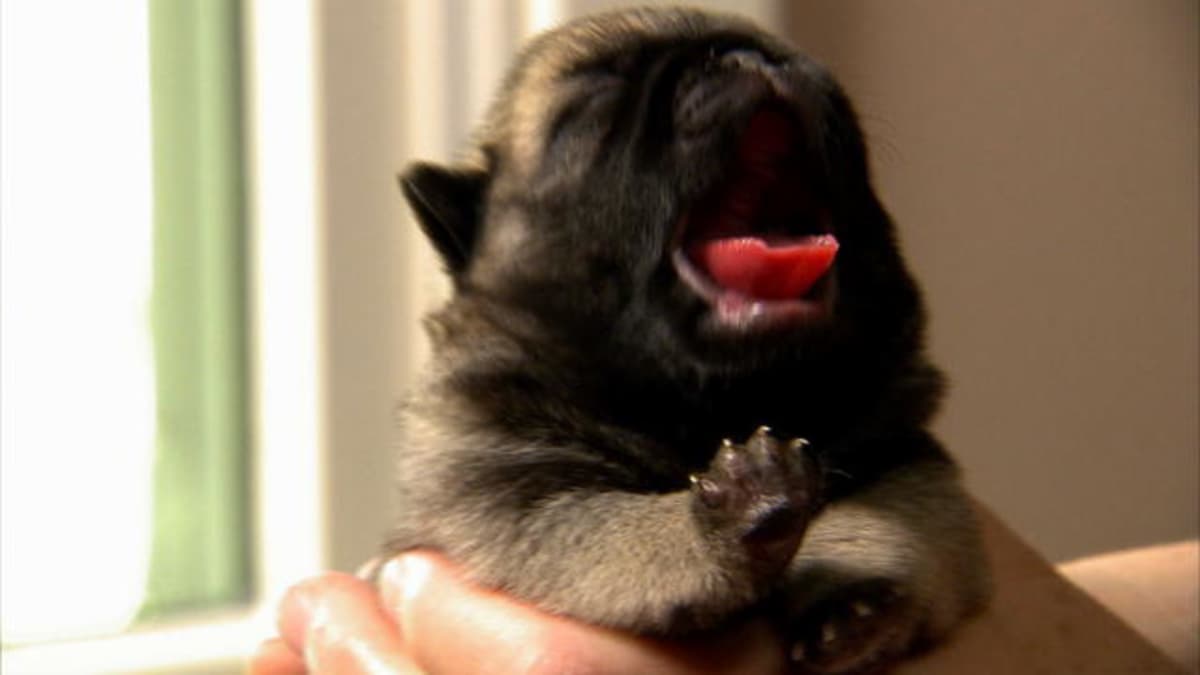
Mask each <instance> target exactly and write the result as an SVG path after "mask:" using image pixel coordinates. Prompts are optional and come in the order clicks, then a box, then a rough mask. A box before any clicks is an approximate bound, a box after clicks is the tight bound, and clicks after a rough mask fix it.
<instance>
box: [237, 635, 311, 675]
mask: <svg viewBox="0 0 1200 675" xmlns="http://www.w3.org/2000/svg"><path fill="white" fill-rule="evenodd" d="M246 672H247V673H248V674H249V675H306V673H308V670H307V669H305V667H304V660H303V659H301V658H300V655H299V654H297V653H296V652H294V651H292V648H291V647H289V646H288V644H287V643H286V642H284V641H283V639H282V638H273V639H270V640H267V641H266V642H263V643H262V644H261V645H259V646H258V651H256V652H255V653H254V656H252V657H251V658H250V665H249V667H248V668H247V670H246Z"/></svg>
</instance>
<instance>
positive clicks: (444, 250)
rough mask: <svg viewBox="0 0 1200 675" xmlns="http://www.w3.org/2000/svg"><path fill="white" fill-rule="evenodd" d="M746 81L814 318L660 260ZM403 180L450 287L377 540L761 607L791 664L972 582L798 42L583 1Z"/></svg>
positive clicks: (856, 191)
mask: <svg viewBox="0 0 1200 675" xmlns="http://www.w3.org/2000/svg"><path fill="white" fill-rule="evenodd" d="M764 106H771V107H773V108H774V109H778V110H780V111H782V112H781V114H783V115H786V116H787V118H788V119H789V120H791V122H790V124H792V125H793V126H794V130H793V131H794V138H792V137H789V138H790V139H791V140H790V141H789V142H791V143H794V146H795V147H794V148H791V149H790V150H789V153H790V154H789V159H788V160H787V161H788V162H790V163H791V164H789V166H793V165H794V167H798V168H794V169H792V168H789V169H788V171H789V172H791V173H789V174H788V175H789V176H791V177H792V178H789V180H791V179H793V178H794V180H795V182H796V185H795V186H791V185H789V186H786V187H787V190H788V191H796V192H801V193H803V194H804V195H805V197H804V199H803V200H799V199H798V198H797V201H796V203H795V204H792V203H790V202H789V203H788V204H787V205H785V206H784V207H780V208H784V209H785V210H789V214H790V215H789V218H798V219H804V218H812V219H814V220H819V221H820V222H821V223H825V225H822V227H827V228H829V230H830V231H832V232H833V233H835V234H836V235H837V237H838V239H839V241H840V242H841V250H840V252H839V254H838V257H837V262H836V264H835V266H834V268H833V271H832V272H831V275H832V277H831V279H830V280H829V281H828V282H827V287H823V288H822V289H821V290H820V291H819V292H820V294H821V296H820V297H821V298H822V300H821V302H823V303H826V304H825V310H822V312H820V313H819V315H818V316H815V317H808V318H802V319H797V318H795V317H790V316H781V317H775V318H773V319H771V320H766V319H764V318H763V317H762V316H759V315H758V314H757V313H756V312H755V311H747V312H744V313H742V314H735V315H729V314H722V313H721V312H720V311H719V308H717V307H714V305H713V303H712V302H711V299H706V298H705V297H704V294H703V293H698V292H696V289H695V287H694V286H690V285H689V284H688V283H686V280H685V279H681V275H680V274H679V270H678V267H677V265H676V264H674V263H673V259H672V255H673V252H674V250H675V249H676V248H677V247H678V246H679V240H680V238H681V237H686V236H687V232H686V227H687V226H686V223H687V222H688V221H687V216H688V214H689V213H690V212H691V211H690V210H691V209H696V208H710V207H711V204H710V203H709V201H706V200H711V199H712V197H711V195H713V194H715V193H719V192H720V186H721V184H722V182H723V181H729V180H733V179H734V178H731V174H732V173H734V172H735V171H736V170H737V169H736V168H731V165H732V164H733V160H731V159H730V158H731V155H732V154H734V153H735V152H736V147H737V144H738V143H739V140H738V139H739V137H740V135H741V134H743V133H744V132H745V129H746V127H747V125H748V124H749V122H748V120H750V119H751V117H752V116H753V115H754V114H755V112H756V111H758V110H762V109H763V108H764ZM402 186H403V188H404V192H405V195H406V196H407V197H408V199H409V201H410V203H411V205H412V207H413V210H414V212H415V213H416V215H417V217H418V220H419V222H420V224H421V226H422V228H423V229H424V230H425V232H426V233H427V234H428V235H429V237H430V239H431V241H432V242H433V244H434V245H435V247H436V248H437V250H438V252H439V253H440V255H441V256H442V258H443V259H444V262H445V267H446V269H447V272H448V273H449V275H450V276H451V278H452V280H453V284H454V294H453V297H452V298H451V299H450V301H449V302H448V303H447V304H446V306H445V307H443V308H442V309H441V310H439V311H437V312H436V313H434V314H433V315H432V316H431V317H429V319H428V324H427V325H428V329H429V331H430V333H431V335H432V338H433V343H434V357H433V363H432V365H431V368H430V371H429V372H428V373H427V377H426V379H425V380H424V382H423V383H422V384H421V386H420V388H419V389H418V390H417V391H416V392H415V393H414V395H413V396H412V398H411V400H410V401H409V402H408V403H407V404H406V406H405V408H404V415H403V422H402V430H401V431H402V440H401V442H400V447H399V448H398V470H397V477H398V478H397V480H398V482H399V498H400V509H399V514H398V517H397V521H396V526H395V531H394V534H393V536H392V538H391V540H390V541H389V543H388V547H387V550H388V552H390V553H395V552H398V551H402V550H406V549H411V548H434V549H438V550H441V551H444V552H445V553H446V554H447V555H449V557H450V558H452V559H453V560H455V561H457V562H458V563H460V564H461V565H463V566H464V567H465V569H466V570H467V571H468V573H469V574H470V576H471V577H472V578H474V579H475V580H477V581H479V582H480V583H483V584H486V585H488V586H492V587H495V588H499V589H502V590H504V591H505V592H508V593H511V594H513V595H515V596H518V597H521V598H524V599H527V600H530V601H532V602H534V603H537V604H538V605H540V606H542V607H544V608H545V609H547V610H549V611H552V612H559V613H563V614H566V615H570V616H573V617H577V618H579V619H582V620H584V621H589V622H594V623H597V624H603V625H607V626H614V627H618V628H622V629H627V630H631V631H638V632H643V633H650V634H666V635H677V634H683V633H686V632H690V631H697V630H704V629H709V628H716V627H719V626H720V625H721V624H722V623H723V622H724V621H726V620H728V619H730V618H732V617H734V616H736V615H739V614H743V613H745V612H748V611H761V612H769V613H771V614H772V615H774V616H776V617H777V619H778V621H779V625H780V630H781V631H783V632H784V634H785V637H786V638H787V642H788V644H789V645H794V646H793V647H792V649H791V655H792V657H793V659H794V662H795V664H796V669H797V670H798V671H801V672H822V673H842V672H857V671H861V670H864V669H867V668H873V667H876V666H878V665H879V664H882V663H886V662H887V661H888V660H890V659H892V658H895V657H898V656H900V655H902V654H904V653H907V652H910V651H911V650H913V649H915V648H917V647H919V646H922V645H925V644H928V643H929V642H930V641H934V640H937V639H939V638H941V637H942V636H944V635H945V634H946V633H947V632H948V631H949V630H950V629H951V628H952V627H954V626H955V625H956V624H957V623H958V622H960V621H961V620H962V619H963V618H964V617H966V616H968V615H969V614H970V613H971V612H973V611H975V610H976V609H978V608H979V607H980V606H981V605H982V603H983V602H984V600H985V597H986V587H987V584H986V577H987V575H986V570H985V564H984V561H983V559H982V556H981V553H980V545H979V541H978V535H977V532H976V526H975V524H974V521H973V517H972V515H971V511H970V508H969V505H968V502H967V499H966V497H965V496H964V494H963V491H962V489H961V487H960V486H959V482H958V472H957V470H956V468H955V466H954V464H953V463H952V462H951V460H950V459H949V458H948V457H947V456H946V454H945V453H944V452H943V450H942V448H941V447H940V445H939V444H938V442H937V441H936V440H935V439H934V438H933V437H932V436H931V435H930V434H929V432H928V431H927V430H926V425H927V424H928V422H929V420H930V417H931V416H932V415H933V413H934V412H935V409H936V407H937V403H938V399H939V397H940V395H941V393H942V379H941V377H940V375H939V374H938V372H937V371H936V370H935V369H934V368H933V367H932V366H931V365H930V364H929V363H928V362H927V360H926V358H925V354H924V350H923V328H924V315H923V309H922V306H921V302H920V297H919V293H918V291H917V288H916V286H915V284H914V282H913V281H912V279H911V277H910V276H909V274H908V272H907V270H906V268H905V265H904V263H903V261H902V259H901V257H900V254H899V252H898V248H897V245H896V242H895V239H894V232H893V226H892V223H891V221H890V219H889V217H888V215H887V214H886V212H885V211H884V209H883V207H882V206H881V205H880V203H879V201H878V199H877V198H876V195H875V193H874V191H873V190H872V187H871V184H870V177H869V172H868V164H867V157H866V150H865V147H864V143H863V138H862V134H861V132H860V130H859V127H858V124H857V122H856V119H855V115H854V113H853V111H852V108H851V105H850V103H849V101H848V100H847V99H846V97H845V95H844V94H843V93H842V91H841V89H840V88H839V87H838V85H837V84H836V83H835V82H834V80H833V79H832V78H831V77H830V75H829V74H828V73H827V72H826V71H825V70H824V69H823V68H822V67H821V66H819V65H818V64H816V63H815V62H813V61H812V60H810V59H808V58H807V57H805V56H803V55H801V54H798V53H797V52H795V51H794V50H793V49H792V48H790V47H788V46H787V45H785V44H783V43H782V42H780V41H778V40H777V39H775V38H773V37H771V36H769V35H767V34H765V33H763V32H761V31H760V30H758V29H757V28H755V27H753V26H752V25H750V24H748V23H746V22H744V21H742V20H740V19H736V18H732V17H727V16H715V15H710V14H705V13H700V12H696V11H691V10H682V9H680V10H664V9H659V10H635V11H623V12H617V13H610V14H604V15H599V16H597V17H592V18H586V19H582V20H579V21H576V22H573V23H571V24H568V25H566V26H564V27H562V28H560V29H558V30H555V31H551V32H549V33H547V34H544V35H542V36H541V37H539V38H537V39H536V40H534V41H533V42H532V43H531V44H530V45H529V46H528V47H527V48H526V49H525V50H524V51H523V52H522V53H521V55H520V56H519V58H518V60H517V62H516V64H515V65H514V67H513V68H512V70H511V71H510V73H509V75H508V78H507V80H506V81H505V84H504V85H503V88H502V90H501V92H500V94H499V97H498V98H497V100H496V102H495V104H494V105H493V107H492V109H491V111H490V113H489V116H488V117H487V119H486V120H485V122H484V124H483V126H482V127H481V130H480V133H479V135H478V137H477V140H476V143H475V144H474V147H473V149H472V154H471V156H470V157H469V158H468V159H467V160H465V161H463V162H462V163H460V164H458V165H455V166H451V167H440V166H433V165H429V164H418V165H416V166H414V167H412V168H410V169H409V170H408V171H407V172H406V173H405V174H404V175H403V176H402ZM788 199H792V198H790V197H789V198H788ZM801 202H803V203H801ZM793 212H794V213H793ZM806 214H807V215H806ZM681 223H684V224H682V225H681ZM729 439H732V440H733V441H738V442H729ZM800 439H803V440H800Z"/></svg>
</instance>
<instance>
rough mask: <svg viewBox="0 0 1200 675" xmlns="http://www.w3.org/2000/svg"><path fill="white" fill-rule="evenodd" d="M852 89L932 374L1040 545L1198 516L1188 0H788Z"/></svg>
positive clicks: (1186, 532) (1080, 543)
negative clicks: (923, 320) (927, 339)
mask: <svg viewBox="0 0 1200 675" xmlns="http://www.w3.org/2000/svg"><path fill="white" fill-rule="evenodd" d="M791 4H792V6H791V7H790V8H789V10H788V14H789V16H788V17H787V19H786V21H787V25H788V26H789V27H790V31H789V32H790V33H791V37H792V38H793V39H794V40H795V41H796V43H797V44H799V45H800V46H801V47H802V48H804V49H805V50H806V51H809V52H810V53H812V54H813V55H814V56H816V57H818V58H819V59H820V60H822V61H824V62H825V63H827V64H828V65H829V66H830V67H831V68H832V69H833V70H834V71H835V72H836V73H837V74H838V75H839V76H840V78H841V79H842V80H843V82H844V84H845V85H846V87H847V89H848V90H849V91H850V94H851V96H852V97H853V98H855V100H856V101H857V102H858V106H859V109H860V112H861V114H862V117H863V120H864V126H865V127H866V129H867V132H868V134H869V136H870V140H871V143H872V146H873V148H874V153H875V155H874V165H875V169H876V175H877V178H878V184H879V187H880V189H881V190H882V192H883V194H884V198H885V200H886V201H887V203H888V204H889V206H890V208H891V211H892V213H893V215H894V216H895V217H896V219H897V221H898V222H899V223H900V227H901V230H902V236H903V241H904V244H905V248H906V249H907V252H908V254H909V257H910V259H911V261H912V264H913V266H914V267H915V269H916V272H917V274H918V275H919V276H920V277H921V279H922V280H923V282H924V284H925V287H926V293H927V298H928V301H929V304H930V306H931V309H932V312H933V324H932V347H933V351H934V354H935V356H936V357H937V359H938V360H939V362H940V363H941V364H943V365H944V366H945V367H946V368H947V369H948V371H949V373H950V375H951V378H952V381H953V389H952V393H951V397H950V399H949V401H948V405H947V406H946V409H945V413H944V414H943V416H942V419H941V421H940V423H939V426H938V430H939V432H940V434H941V435H942V436H943V438H944V439H945V440H946V441H947V442H948V443H949V445H950V446H951V448H952V450H953V451H954V452H955V454H956V455H958V456H959V457H960V458H961V460H962V462H963V464H964V465H965V466H966V469H967V471H968V478H969V482H970V484H971V485H972V486H973V487H974V489H975V490H976V492H977V494H978V495H979V496H980V497H982V498H983V499H984V500H985V501H987V502H988V503H990V504H992V505H993V506H994V507H995V508H996V509H997V510H998V511H999V512H1000V513H1001V514H1002V515H1003V516H1004V517H1006V518H1007V519H1008V520H1010V521H1011V522H1012V523H1013V524H1014V525H1016V526H1017V527H1018V528H1019V529H1020V530H1021V531H1022V532H1023V533H1025V534H1026V535H1027V536H1028V537H1029V538H1030V539H1031V540H1032V542H1033V543H1034V544H1035V545H1036V546H1037V547H1038V548H1039V549H1040V550H1042V551H1043V552H1044V553H1046V554H1048V555H1050V556H1053V557H1056V558H1061V557H1068V556H1073V555H1077V554H1081V553H1086V552H1089V551H1095V550H1100V549H1107V548H1112V547H1117V546H1124V545H1131V544H1138V543H1144V542H1150V541H1156V540H1163V539H1171V538H1177V537H1184V536H1195V535H1196V532H1197V521H1198V510H1200V506H1198V502H1197V500H1198V497H1197V494H1198V493H1197V477H1198V473H1200V469H1198V467H1197V456H1198V452H1200V451H1198V443H1200V441H1198V439H1197V428H1198V426H1200V422H1198V419H1197V415H1198V412H1197V411H1198V409H1200V401H1198V394H1197V388H1198V384H1197V381H1198V368H1200V366H1198V364H1197V351H1198V350H1200V347H1198V337H1197V322H1198V319H1197V307H1198V306H1200V300H1198V297H1197V270H1198V265H1197V256H1198V243H1197V232H1198V227H1200V225H1198V222H1200V221H1198V218H1200V216H1198V210H1197V190H1198V187H1197V186H1198V185H1200V182H1198V181H1200V176H1198V169H1197V161H1198V159H1197V152H1198V150H1197V148H1198V140H1197V126H1198V120H1197V100H1198V92H1197V78H1198V76H1200V75H1198V66H1197V59H1198V55H1197V26H1198V20H1200V17H1198V12H1197V3H1196V2H1194V0H1152V1H1147V2H1123V1H1119V0H1113V1H1108V2H1094V1H1092V0H1057V1H1056V2H1049V3H1024V2H1016V3H1014V2H999V1H996V2H952V1H948V0H915V1H914V0H910V1H908V2H892V1H890V0H859V1H856V2H813V3H791Z"/></svg>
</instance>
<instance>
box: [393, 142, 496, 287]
mask: <svg viewBox="0 0 1200 675" xmlns="http://www.w3.org/2000/svg"><path fill="white" fill-rule="evenodd" d="M399 179H400V189H401V190H402V191H403V192H404V196H405V198H406V199H407V200H408V204H409V206H410V207H412V210H413V213H414V214H415V215H416V216H417V222H418V223H419V224H420V226H421V230H422V231H424V232H425V236H427V237H429V241H431V242H433V246H434V248H436V249H437V252H438V253H439V254H440V255H441V256H442V260H443V261H444V262H445V264H446V269H447V271H448V272H449V273H450V274H451V275H452V276H458V274H459V273H461V272H462V271H463V270H464V269H466V266H467V261H468V260H470V259H471V253H472V250H473V249H474V246H475V238H476V234H477V233H478V231H479V218H480V215H481V205H482V203H483V193H484V190H485V189H486V186H487V174H486V173H485V172H484V171H482V170H478V169H457V168H455V169H451V168H446V167H441V166H436V165H434V164H426V163H423V162H418V163H416V164H413V165H412V166H410V167H408V169H407V170H405V171H404V173H402V174H400V176H399Z"/></svg>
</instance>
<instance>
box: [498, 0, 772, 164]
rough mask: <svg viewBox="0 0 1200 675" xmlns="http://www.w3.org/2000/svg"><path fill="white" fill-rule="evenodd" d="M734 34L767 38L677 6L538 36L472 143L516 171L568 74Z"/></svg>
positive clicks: (589, 20)
mask: <svg viewBox="0 0 1200 675" xmlns="http://www.w3.org/2000/svg"><path fill="white" fill-rule="evenodd" d="M733 34H738V35H743V36H747V37H752V38H754V39H758V40H762V39H767V38H766V36H765V35H764V34H763V33H762V32H761V31H759V30H758V29H757V28H756V27H755V26H754V24H752V23H750V22H749V21H746V20H744V19H742V18H740V17H736V16H732V15H719V14H709V13H702V12H698V11H695V10H688V9H682V8H674V9H661V8H660V9H640V10H625V11H619V12H613V13H608V14H600V15H596V16H592V17H586V18H583V19H579V20H576V21H573V22H571V23H568V24H566V25H564V26H562V27H560V28H556V29H554V30H551V31H549V32H546V33H543V34H541V35H539V36H538V37H536V38H534V39H533V40H532V41H531V42H530V43H529V44H528V45H527V46H526V47H525V48H524V50H522V52H521V53H520V54H519V55H518V57H517V60H516V62H515V64H514V65H513V67H512V68H511V70H510V71H509V73H508V75H507V77H506V79H505V82H504V84H503V86H502V88H501V95H500V98H498V99H497V100H496V101H495V102H494V103H493V105H492V107H491V109H490V111H489V114H488V116H487V118H486V120H485V122H484V125H483V127H482V129H481V134H480V136H479V137H478V138H477V141H478V143H479V144H480V145H485V146H492V147H495V148H498V149H501V150H502V151H504V152H506V153H507V154H508V158H509V159H510V160H512V161H514V162H515V163H516V164H517V165H518V166H521V167H528V166H531V165H532V164H533V163H534V162H536V159H537V158H538V157H539V156H540V154H541V152H542V149H543V148H542V141H543V140H544V136H545V134H546V133H547V131H546V130H547V129H548V127H549V125H550V124H549V119H550V117H551V116H552V115H553V114H554V111H555V109H556V106H557V105H561V99H562V98H563V96H564V95H565V94H568V93H569V92H568V91H567V89H568V85H567V84H566V82H568V81H569V80H571V78H570V77H569V76H570V75H571V74H573V73H577V72H578V71H579V70H580V69H581V68H582V67H585V66H588V65H590V64H595V63H597V62H600V61H603V60H605V59H609V58H613V57H614V56H616V55H618V54H621V53H623V52H629V51H634V50H640V49H643V48H645V47H646V46H648V45H654V44H662V45H669V44H674V43H679V42H687V41H699V40H703V39H705V38H708V37H711V36H717V35H733ZM576 83H577V84H578V82H576Z"/></svg>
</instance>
